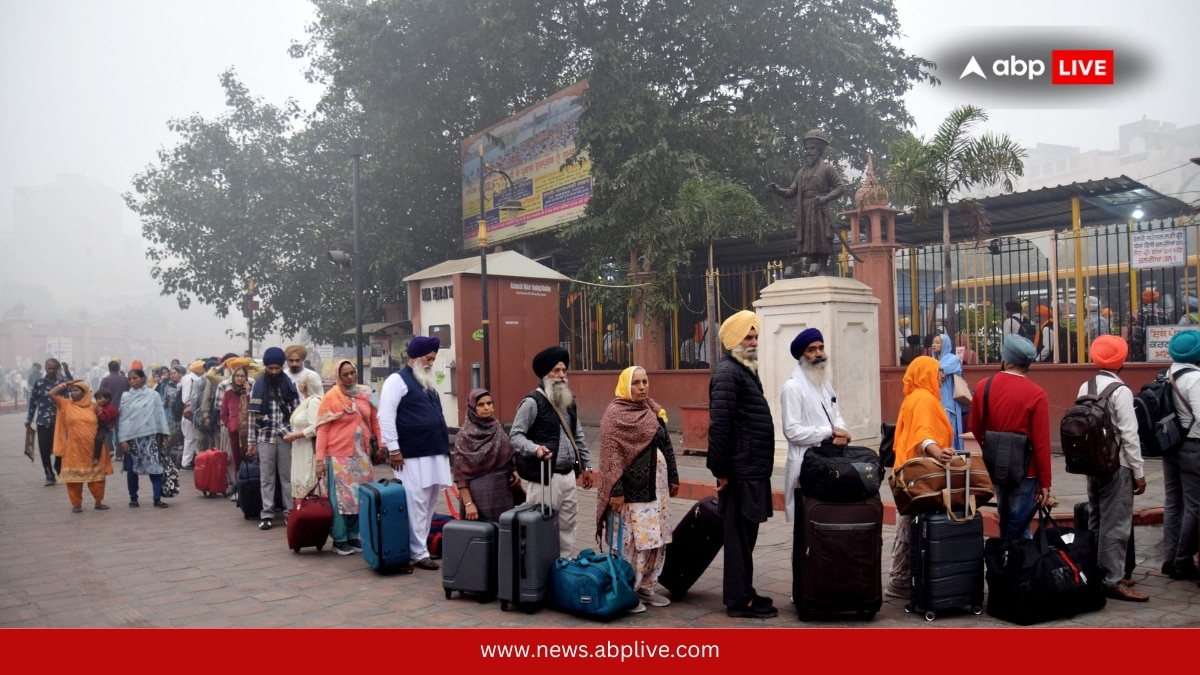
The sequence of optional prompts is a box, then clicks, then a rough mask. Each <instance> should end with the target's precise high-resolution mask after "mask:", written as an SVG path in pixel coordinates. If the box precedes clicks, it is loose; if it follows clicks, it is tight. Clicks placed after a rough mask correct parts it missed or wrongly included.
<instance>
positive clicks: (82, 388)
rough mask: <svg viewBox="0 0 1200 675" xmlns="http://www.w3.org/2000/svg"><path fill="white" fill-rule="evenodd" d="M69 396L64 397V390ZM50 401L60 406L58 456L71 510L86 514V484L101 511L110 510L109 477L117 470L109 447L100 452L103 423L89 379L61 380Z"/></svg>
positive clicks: (56, 429) (55, 440) (56, 452)
mask: <svg viewBox="0 0 1200 675" xmlns="http://www.w3.org/2000/svg"><path fill="white" fill-rule="evenodd" d="M64 390H65V391H67V392H68V393H69V397H65V396H60V394H61V393H62V392H63V391H64ZM49 396H50V400H51V401H53V402H54V405H55V406H56V407H57V408H58V417H57V420H56V422H55V426H54V456H55V457H59V458H61V459H62V471H61V472H60V473H59V475H58V481H59V482H60V483H66V484H67V497H69V498H70V500H71V513H83V484H84V483H87V486H88V491H89V492H91V493H92V498H93V499H95V500H96V506H95V507H94V508H95V509H96V510H98V511H107V510H108V506H107V505H106V504H105V503H104V486H105V480H106V478H105V477H106V476H107V475H108V474H110V473H112V472H113V468H112V460H111V459H110V458H109V455H108V447H107V446H102V447H101V448H100V451H99V452H96V451H95V450H96V444H95V440H96V430H97V428H98V426H99V422H98V418H97V411H96V404H95V403H94V402H93V401H92V390H91V389H90V388H89V387H88V385H87V383H86V382H83V381H82V380H75V381H71V382H60V383H59V384H57V385H55V386H54V388H52V389H51V390H50V394H49Z"/></svg>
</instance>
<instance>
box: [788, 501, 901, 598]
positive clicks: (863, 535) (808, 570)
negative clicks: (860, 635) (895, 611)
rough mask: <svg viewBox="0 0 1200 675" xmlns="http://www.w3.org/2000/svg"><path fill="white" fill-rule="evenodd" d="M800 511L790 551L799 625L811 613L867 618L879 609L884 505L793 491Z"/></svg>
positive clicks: (878, 502)
mask: <svg viewBox="0 0 1200 675" xmlns="http://www.w3.org/2000/svg"><path fill="white" fill-rule="evenodd" d="M796 503H797V504H800V513H799V514H798V516H797V518H796V520H795V530H794V535H795V542H794V545H793V548H792V599H793V601H794V602H795V603H796V610H797V611H798V612H799V614H800V620H801V621H807V620H808V619H809V618H811V617H812V615H814V614H832V613H837V612H856V613H858V615H859V616H860V617H862V618H864V619H867V620H870V619H871V618H873V617H874V616H875V613H876V612H878V611H879V608H880V607H882V606H883V583H882V581H881V578H880V577H881V570H880V568H881V565H882V563H881V562H880V557H881V556H882V555H883V502H881V501H880V499H879V495H872V496H871V497H868V498H867V499H864V500H861V501H857V502H839V503H835V502H827V501H824V500H821V499H816V498H814V497H805V496H804V495H803V493H802V492H801V490H800V488H796Z"/></svg>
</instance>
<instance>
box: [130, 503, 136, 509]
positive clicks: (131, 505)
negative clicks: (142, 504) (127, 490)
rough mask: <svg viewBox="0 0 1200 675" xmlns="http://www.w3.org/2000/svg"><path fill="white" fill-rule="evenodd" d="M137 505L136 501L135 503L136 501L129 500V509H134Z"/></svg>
mask: <svg viewBox="0 0 1200 675" xmlns="http://www.w3.org/2000/svg"><path fill="white" fill-rule="evenodd" d="M137 507H138V503H137V502H129V508H131V509H136V508H137Z"/></svg>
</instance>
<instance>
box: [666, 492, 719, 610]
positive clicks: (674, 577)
mask: <svg viewBox="0 0 1200 675" xmlns="http://www.w3.org/2000/svg"><path fill="white" fill-rule="evenodd" d="M724 537H725V527H724V526H723V525H722V523H721V514H720V513H718V512H717V498H716V497H705V498H704V499H701V500H700V501H698V502H696V503H695V504H693V505H692V507H691V508H690V509H688V510H687V513H685V514H683V518H682V519H680V521H679V524H678V525H676V526H675V531H674V532H672V533H671V543H669V544H667V560H666V562H664V563H663V571H662V574H660V575H659V577H658V583H660V584H662V585H663V588H666V589H667V591H669V592H670V593H671V597H672V598H676V599H678V598H682V597H683V596H684V595H685V594H687V592H688V590H689V589H691V587H692V586H693V585H694V584H695V583H696V582H697V581H698V580H699V579H700V576H701V575H703V574H704V570H706V569H708V566H709V565H711V564H712V561H713V560H714V559H716V557H717V553H719V552H720V551H721V546H722V545H723V542H724Z"/></svg>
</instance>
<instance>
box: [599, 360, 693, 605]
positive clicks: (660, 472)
mask: <svg viewBox="0 0 1200 675" xmlns="http://www.w3.org/2000/svg"><path fill="white" fill-rule="evenodd" d="M616 395H617V397H616V398H614V399H613V400H612V402H611V403H609V404H608V408H607V409H606V410H605V411H604V416H603V417H602V418H601V419H600V485H599V487H598V488H597V492H596V541H602V540H603V538H604V531H605V527H606V526H607V525H608V516H609V514H610V513H615V514H616V515H617V517H618V518H620V520H621V526H620V527H621V530H622V538H621V548H622V550H621V557H623V558H624V559H626V560H628V561H629V563H630V565H632V566H633V571H634V573H635V575H636V576H635V580H634V588H635V589H636V590H637V595H638V600H640V601H641V602H639V603H638V606H637V607H636V608H634V609H633V610H631V611H633V612H644V611H645V610H646V604H650V605H653V606H655V607H665V606H667V605H669V604H671V601H670V600H668V599H667V598H666V597H665V596H663V595H660V594H658V593H655V592H654V587H655V585H656V584H658V577H659V575H660V574H662V569H663V563H664V562H665V561H666V551H667V544H669V543H670V542H671V511H670V506H669V503H668V501H667V498H668V497H674V496H676V495H678V494H679V473H678V471H677V470H676V467H675V450H674V448H673V447H672V446H671V436H670V435H669V434H668V433H667V427H666V421H667V415H666V411H665V410H663V408H662V406H660V405H658V403H656V402H655V401H654V400H653V399H651V398H650V379H649V377H647V375H646V369H645V368H642V367H640V366H630V367H629V368H626V369H625V370H623V371H621V377H620V378H619V379H618V380H617V389H616ZM613 527H614V528H616V527H617V526H616V525H614V526H613ZM609 534H610V536H611V535H614V534H615V532H610V533H609ZM613 545H614V546H615V545H616V544H615V542H614V544H613Z"/></svg>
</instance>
